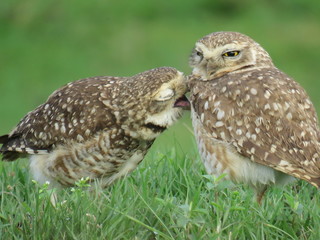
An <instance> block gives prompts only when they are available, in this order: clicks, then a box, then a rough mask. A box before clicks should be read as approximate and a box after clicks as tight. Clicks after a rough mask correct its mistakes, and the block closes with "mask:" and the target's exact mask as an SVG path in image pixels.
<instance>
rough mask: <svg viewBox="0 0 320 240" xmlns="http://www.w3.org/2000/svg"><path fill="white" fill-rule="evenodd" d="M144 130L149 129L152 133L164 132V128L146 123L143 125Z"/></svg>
mask: <svg viewBox="0 0 320 240" xmlns="http://www.w3.org/2000/svg"><path fill="white" fill-rule="evenodd" d="M144 126H145V127H146V128H149V129H150V130H151V131H152V132H155V133H160V132H163V131H164V130H166V129H167V128H166V127H163V126H160V125H156V124H154V123H147V124H145V125H144Z"/></svg>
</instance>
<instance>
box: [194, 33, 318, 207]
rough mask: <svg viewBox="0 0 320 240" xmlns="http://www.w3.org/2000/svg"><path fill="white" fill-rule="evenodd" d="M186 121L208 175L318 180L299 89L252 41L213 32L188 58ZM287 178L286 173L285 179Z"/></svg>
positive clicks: (252, 181) (313, 137)
mask: <svg viewBox="0 0 320 240" xmlns="http://www.w3.org/2000/svg"><path fill="white" fill-rule="evenodd" d="M190 65H191V67H192V68H193V72H192V76H191V77H190V81H189V83H188V84H189V87H190V89H191V105H192V113H191V114H192V122H193V126H194V131H195V135H196V139H197V143H198V148H199V151H200V154H201V157H202V160H203V163H204V165H205V168H206V170H207V172H208V173H209V174H215V175H221V174H226V175H227V177H228V178H229V179H230V180H232V181H233V182H236V183H238V182H243V183H246V184H248V185H250V186H251V187H253V188H254V189H255V191H256V193H257V200H258V202H260V201H261V199H262V197H263V194H264V192H265V191H266V189H267V187H268V186H270V185H274V184H280V185H281V184H285V183H288V182H290V181H291V180H292V179H294V178H293V177H297V178H300V179H303V180H306V181H308V182H309V183H311V184H312V185H314V186H316V187H319V186H320V156H319V154H320V131H319V124H318V119H317V114H316V112H315V109H314V106H313V105H312V103H311V101H310V99H309V97H308V95H307V93H306V92H305V90H304V89H303V88H302V87H301V86H300V85H299V84H298V83H297V82H295V81H294V80H293V79H292V78H290V77H288V76H287V75H286V74H285V73H283V72H281V71H280V70H278V69H277V68H276V67H275V66H274V64H273V63H272V60H271V58H270V56H269V54H268V53H267V52H266V51H265V50H264V49H263V48H262V47H261V46H260V45H259V44H258V43H256V42H255V41H254V40H252V39H251V38H249V37H248V36H245V35H243V34H240V33H236V32H216V33H212V34H209V35H207V36H205V37H203V38H202V39H200V40H199V41H197V42H196V45H195V48H194V49H193V52H192V54H191V57H190ZM292 176H293V177H292Z"/></svg>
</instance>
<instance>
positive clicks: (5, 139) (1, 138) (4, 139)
mask: <svg viewBox="0 0 320 240" xmlns="http://www.w3.org/2000/svg"><path fill="white" fill-rule="evenodd" d="M8 140H9V135H8V134H6V135H3V136H0V144H5V143H6V142H8Z"/></svg>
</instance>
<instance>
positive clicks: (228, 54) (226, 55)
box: [222, 51, 240, 57]
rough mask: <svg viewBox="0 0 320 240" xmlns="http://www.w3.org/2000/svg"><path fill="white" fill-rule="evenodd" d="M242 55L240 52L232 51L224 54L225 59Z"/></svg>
mask: <svg viewBox="0 0 320 240" xmlns="http://www.w3.org/2000/svg"><path fill="white" fill-rule="evenodd" d="M239 53H240V51H230V52H225V53H224V54H222V56H224V57H235V56H238V55H239Z"/></svg>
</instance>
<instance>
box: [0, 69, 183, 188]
mask: <svg viewBox="0 0 320 240" xmlns="http://www.w3.org/2000/svg"><path fill="white" fill-rule="evenodd" d="M186 90H187V86H186V81H185V78H184V76H183V74H182V73H181V72H179V71H177V70H176V69H174V68H169V67H162V68H156V69H152V70H149V71H146V72H143V73H140V74H137V75H135V76H133V77H92V78H87V79H82V80H79V81H75V82H72V83H69V84H67V85H66V86H64V87H62V88H60V89H58V90H57V91H55V92H54V93H53V94H52V95H51V96H50V97H49V98H48V100H47V101H46V102H45V103H44V104H42V105H40V106H39V107H37V108H36V109H35V110H33V111H31V112H29V113H28V114H27V115H26V116H25V117H24V118H23V119H22V120H21V121H20V123H19V124H18V125H17V126H16V128H15V129H14V130H13V131H12V132H11V133H10V134H9V135H4V136H1V137H0V143H2V147H1V149H0V151H1V153H2V155H3V160H6V161H12V160H15V159H17V158H18V157H20V156H24V155H30V156H31V157H30V169H31V172H32V175H33V177H34V179H35V180H37V181H38V182H39V183H45V182H46V181H49V182H50V183H51V184H52V186H53V187H61V186H72V185H73V184H74V183H75V182H76V181H77V180H79V179H81V178H82V177H89V178H90V179H100V180H101V183H102V186H108V185H110V184H111V183H112V182H114V181H115V180H116V179H118V178H120V177H122V176H124V175H126V174H128V173H129V172H131V171H132V170H134V169H135V168H136V167H137V165H138V164H139V163H140V162H141V161H142V159H143V158H144V156H145V154H146V153H147V150H148V149H149V148H150V146H151V145H152V143H153V141H154V140H155V138H156V137H157V136H158V135H159V134H160V133H161V132H163V131H164V130H166V129H167V128H168V127H169V126H171V125H172V124H173V123H174V122H175V121H176V120H177V119H178V118H179V117H180V116H181V114H182V108H183V107H187V106H188V104H189V102H188V100H187V99H186V97H185V96H184V94H185V92H186Z"/></svg>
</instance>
